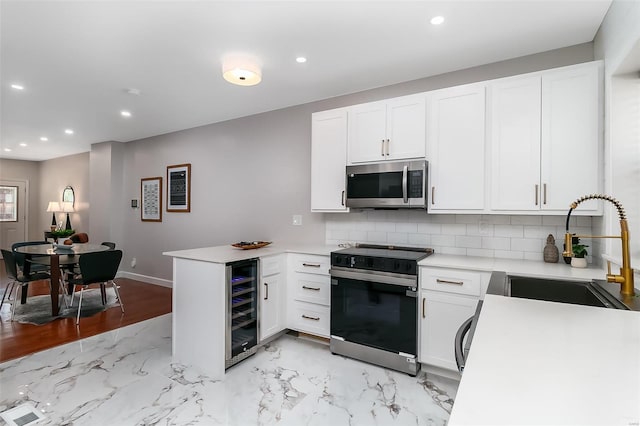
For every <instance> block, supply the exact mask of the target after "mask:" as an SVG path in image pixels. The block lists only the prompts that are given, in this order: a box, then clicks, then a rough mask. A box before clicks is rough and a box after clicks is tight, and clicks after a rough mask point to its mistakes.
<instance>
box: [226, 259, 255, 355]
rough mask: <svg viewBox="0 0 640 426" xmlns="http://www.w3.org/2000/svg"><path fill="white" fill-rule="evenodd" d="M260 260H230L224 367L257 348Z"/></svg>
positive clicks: (250, 353)
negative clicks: (231, 261)
mask: <svg viewBox="0 0 640 426" xmlns="http://www.w3.org/2000/svg"><path fill="white" fill-rule="evenodd" d="M258 276H259V275H258V260H257V259H251V260H243V261H240V262H233V263H227V333H226V357H225V368H229V367H231V366H232V365H234V364H236V363H238V362H240V361H242V360H243V359H245V358H247V357H249V356H251V355H253V354H254V353H255V352H256V351H257V349H258V346H257V344H258Z"/></svg>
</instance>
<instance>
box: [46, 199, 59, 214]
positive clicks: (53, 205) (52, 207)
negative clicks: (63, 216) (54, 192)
mask: <svg viewBox="0 0 640 426" xmlns="http://www.w3.org/2000/svg"><path fill="white" fill-rule="evenodd" d="M47 211H48V212H54V213H55V212H61V211H62V209H61V208H60V203H58V202H57V201H49V205H48V206H47Z"/></svg>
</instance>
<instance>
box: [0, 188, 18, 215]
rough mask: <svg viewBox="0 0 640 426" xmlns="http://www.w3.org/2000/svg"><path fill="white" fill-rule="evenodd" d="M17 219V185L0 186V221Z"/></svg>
mask: <svg viewBox="0 0 640 426" xmlns="http://www.w3.org/2000/svg"><path fill="white" fill-rule="evenodd" d="M17 221H18V187H17V186H0V222H17Z"/></svg>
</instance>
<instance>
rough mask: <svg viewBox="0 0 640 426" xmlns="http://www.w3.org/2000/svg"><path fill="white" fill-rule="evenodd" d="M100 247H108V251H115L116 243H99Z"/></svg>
mask: <svg viewBox="0 0 640 426" xmlns="http://www.w3.org/2000/svg"><path fill="white" fill-rule="evenodd" d="M100 245H101V246H107V247H109V250H115V249H116V243H112V242H110V241H103V242H101V243H100Z"/></svg>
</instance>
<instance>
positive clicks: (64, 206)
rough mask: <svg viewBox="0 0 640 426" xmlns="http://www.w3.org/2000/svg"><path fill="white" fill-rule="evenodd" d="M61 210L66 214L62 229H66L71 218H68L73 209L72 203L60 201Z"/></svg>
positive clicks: (68, 228)
mask: <svg viewBox="0 0 640 426" xmlns="http://www.w3.org/2000/svg"><path fill="white" fill-rule="evenodd" d="M62 211H63V212H65V213H66V214H67V225H66V226H65V228H64V229H66V230H67V231H68V230H70V229H73V228H71V219H69V213H73V212H74V211H75V210H74V209H73V203H62Z"/></svg>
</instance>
